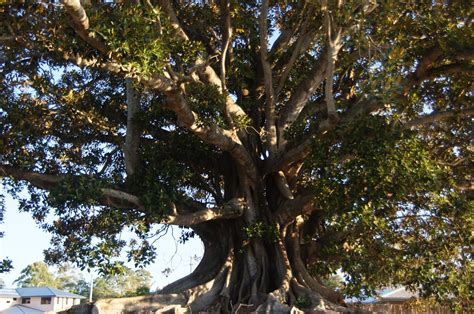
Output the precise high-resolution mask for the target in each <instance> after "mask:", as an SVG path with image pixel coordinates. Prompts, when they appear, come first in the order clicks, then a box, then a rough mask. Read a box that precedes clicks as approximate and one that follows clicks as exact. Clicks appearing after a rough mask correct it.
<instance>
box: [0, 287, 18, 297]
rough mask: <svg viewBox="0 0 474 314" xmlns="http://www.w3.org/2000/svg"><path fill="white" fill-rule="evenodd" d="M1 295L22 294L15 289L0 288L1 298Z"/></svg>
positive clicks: (16, 295)
mask: <svg viewBox="0 0 474 314" xmlns="http://www.w3.org/2000/svg"><path fill="white" fill-rule="evenodd" d="M1 297H8V298H16V297H20V295H19V294H18V292H17V291H16V290H15V289H0V298H1Z"/></svg>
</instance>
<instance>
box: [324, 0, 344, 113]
mask: <svg viewBox="0 0 474 314" xmlns="http://www.w3.org/2000/svg"><path fill="white" fill-rule="evenodd" d="M323 3H324V4H323V11H324V18H325V20H326V32H327V38H328V54H327V58H328V62H327V64H328V65H327V69H326V86H325V91H324V94H325V100H326V105H327V108H328V116H337V113H336V104H335V102H334V96H333V91H332V88H333V86H332V84H333V76H334V70H335V65H336V61H337V54H338V53H339V50H340V49H341V47H342V42H341V38H342V28H340V27H339V28H338V27H336V26H335V23H334V21H333V17H332V14H331V13H330V11H329V8H328V3H327V0H325V1H323ZM339 3H340V2H339Z"/></svg>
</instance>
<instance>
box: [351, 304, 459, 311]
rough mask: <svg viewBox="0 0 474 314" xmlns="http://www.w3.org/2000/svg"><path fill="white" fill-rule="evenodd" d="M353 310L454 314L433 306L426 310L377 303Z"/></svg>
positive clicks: (356, 307) (358, 305)
mask: <svg viewBox="0 0 474 314" xmlns="http://www.w3.org/2000/svg"><path fill="white" fill-rule="evenodd" d="M351 307H352V308H353V309H359V310H363V311H368V312H371V313H377V314H378V313H383V314H419V313H426V314H453V313H454V312H453V311H451V310H450V309H449V308H446V307H442V306H431V307H428V308H426V309H420V308H417V307H410V306H409V305H407V304H390V303H385V304H384V303H376V304H357V305H353V306H351Z"/></svg>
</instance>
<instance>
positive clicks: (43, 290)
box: [0, 287, 85, 314]
mask: <svg viewBox="0 0 474 314" xmlns="http://www.w3.org/2000/svg"><path fill="white" fill-rule="evenodd" d="M81 299H85V297H83V296H81V295H77V294H74V293H70V292H67V291H64V290H59V289H56V288H50V287H31V288H17V289H0V314H17V313H18V314H40V313H56V312H61V311H65V310H67V309H69V308H71V307H72V306H73V305H77V304H79V303H80V302H81Z"/></svg>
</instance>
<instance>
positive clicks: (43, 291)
mask: <svg viewBox="0 0 474 314" xmlns="http://www.w3.org/2000/svg"><path fill="white" fill-rule="evenodd" d="M1 296H3V297H5V296H7V297H13V298H14V297H23V298H30V297H64V298H76V299H85V297H83V296H82V295H78V294H74V293H70V292H67V291H64V290H59V289H56V288H51V287H28V288H16V289H0V297H1Z"/></svg>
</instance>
